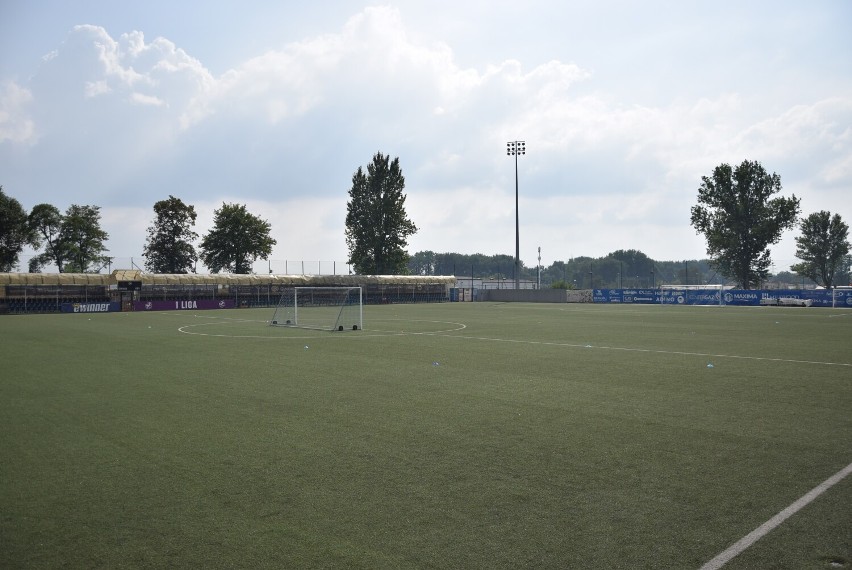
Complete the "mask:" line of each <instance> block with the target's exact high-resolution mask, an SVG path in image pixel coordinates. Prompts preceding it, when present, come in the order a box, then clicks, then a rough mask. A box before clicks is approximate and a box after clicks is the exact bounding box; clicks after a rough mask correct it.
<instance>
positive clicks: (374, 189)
mask: <svg viewBox="0 0 852 570" xmlns="http://www.w3.org/2000/svg"><path fill="white" fill-rule="evenodd" d="M404 190H405V178H404V177H403V176H402V170H401V169H400V167H399V158H398V157H397V158H395V159H393V161H391V160H390V156H386V155H383V154H382V153H381V152H379V153H376V155H375V156H373V161H372V162H371V163H370V164H369V165H368V166H367V172H366V173H364V171H363V169H362V168H361V167H360V166H359V167H358V170H357V171H356V172H355V174H353V175H352V187H351V188H350V189H349V202H348V203H347V205H346V245H347V246H348V248H349V263H350V264H352V266H353V267H354V268H355V272H356V273H359V274H361V275H396V274H400V273H406V272H407V270H408V269H407V264H408V252H407V251H406V250H405V247H406V246H407V245H408V237H409V236H410V235H412V234H414V233H415V232H416V231H417V227H416V226H415V225H414V223H413V222H412V221H411V220H410V219H408V216H407V214H406V212H405V193H404V192H403V191H404Z"/></svg>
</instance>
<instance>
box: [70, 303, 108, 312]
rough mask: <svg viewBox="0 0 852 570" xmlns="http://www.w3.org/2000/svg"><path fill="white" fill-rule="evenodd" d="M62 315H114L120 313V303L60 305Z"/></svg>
mask: <svg viewBox="0 0 852 570" xmlns="http://www.w3.org/2000/svg"><path fill="white" fill-rule="evenodd" d="M59 310H60V311H62V312H63V313H115V312H118V311H121V303H62V305H60V306H59Z"/></svg>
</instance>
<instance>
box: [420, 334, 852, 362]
mask: <svg viewBox="0 0 852 570" xmlns="http://www.w3.org/2000/svg"><path fill="white" fill-rule="evenodd" d="M416 334H421V335H427V336H446V337H450V338H463V339H467V340H487V341H493V342H511V343H517V344H535V345H540V346H563V347H565V348H596V349H598V350H620V351H624V352H645V353H650V354H672V355H677V356H703V357H707V358H737V359H740V360H762V361H764V362H786V363H788V364H817V365H821V366H848V367H852V363H848V362H820V361H817V360H795V359H791V358H769V357H766V356H742V355H738V354H710V353H706V352H684V351H679V350H655V349H650V348H630V347H624V346H593V345H591V344H574V343H564V342H548V341H541V340H519V339H506V338H494V337H482V336H465V335H447V334H438V333H416Z"/></svg>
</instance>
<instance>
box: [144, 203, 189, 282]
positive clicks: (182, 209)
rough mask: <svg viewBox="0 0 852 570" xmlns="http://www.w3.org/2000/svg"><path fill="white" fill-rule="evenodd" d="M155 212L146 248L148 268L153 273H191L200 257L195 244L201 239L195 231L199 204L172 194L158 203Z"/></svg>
mask: <svg viewBox="0 0 852 570" xmlns="http://www.w3.org/2000/svg"><path fill="white" fill-rule="evenodd" d="M154 213H155V214H156V218H155V220H154V223H153V225H152V226H150V227H149V228H148V239H147V241H146V242H145V247H144V249H143V251H142V255H143V256H144V257H145V268H146V269H147V270H148V271H150V272H152V273H189V272H190V271H192V270H193V266H194V264H195V260H196V259H198V255H197V254H196V252H195V247H194V246H193V245H192V241H194V240H196V239H198V234H197V233H195V232H194V231H192V226H194V225H195V219H196V217H197V215H196V213H195V207H194V206H187V205H186V204H184V203H183V201H182V200H181V199H180V198H175V197H174V196H172V195H169V197H168V199H166V200H160V201H159V202H156V203H155V204H154Z"/></svg>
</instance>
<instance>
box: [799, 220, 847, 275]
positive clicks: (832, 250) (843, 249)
mask: <svg viewBox="0 0 852 570" xmlns="http://www.w3.org/2000/svg"><path fill="white" fill-rule="evenodd" d="M800 227H801V230H802V235H801V236H799V237H797V238H796V257H798V258H799V259H801V260H802V262H801V263H797V264H795V265H793V266H792V267H790V269H792V270H793V271H795V272H796V273H798V274H799V275H804V276H805V277H808V278H810V279H813V280H814V281H815V282H817V283H819V284H820V285H822V286H824V287H831V286H832V285H834V284H835V283H836V281H837V279H842V275H841V274H842V273H843V270H844V269H845V267H844V266H845V258H846V254H848V253H849V226H848V225H847V224H846V222H844V221H843V220H842V219H841V217H840V214H834V215H833V216H832V215H831V212H827V211H825V210H821V211H819V212H814V213H813V214H811V215H809V216H808V217H806V218H802V221H801V226H800Z"/></svg>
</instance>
